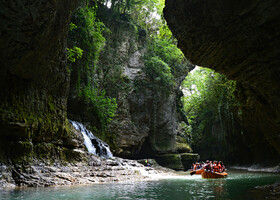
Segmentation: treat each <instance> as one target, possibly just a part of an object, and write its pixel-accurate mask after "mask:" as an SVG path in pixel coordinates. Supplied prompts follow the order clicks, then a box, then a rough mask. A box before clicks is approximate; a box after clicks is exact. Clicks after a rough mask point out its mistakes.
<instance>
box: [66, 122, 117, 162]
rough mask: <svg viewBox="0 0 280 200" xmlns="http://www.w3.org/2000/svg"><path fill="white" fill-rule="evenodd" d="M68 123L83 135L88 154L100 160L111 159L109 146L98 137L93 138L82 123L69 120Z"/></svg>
mask: <svg viewBox="0 0 280 200" xmlns="http://www.w3.org/2000/svg"><path fill="white" fill-rule="evenodd" d="M69 122H70V123H71V124H72V125H73V126H74V127H75V129H76V130H78V131H80V132H81V133H82V134H83V137H84V144H85V145H86V147H87V149H88V151H89V152H90V153H92V154H94V155H97V156H100V157H102V158H111V157H113V154H112V152H111V151H110V148H109V145H108V144H107V143H105V142H103V141H102V140H100V139H99V138H98V137H96V136H94V135H93V134H92V132H91V131H89V130H88V129H87V128H86V127H85V126H84V125H83V124H82V123H80V122H76V121H72V120H69Z"/></svg>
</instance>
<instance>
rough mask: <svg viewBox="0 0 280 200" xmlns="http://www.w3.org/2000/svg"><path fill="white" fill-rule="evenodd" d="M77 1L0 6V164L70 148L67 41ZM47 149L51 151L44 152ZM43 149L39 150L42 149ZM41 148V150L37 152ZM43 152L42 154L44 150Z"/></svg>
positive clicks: (38, 0) (35, 1) (43, 0)
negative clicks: (40, 153) (54, 149)
mask: <svg viewBox="0 0 280 200" xmlns="http://www.w3.org/2000/svg"><path fill="white" fill-rule="evenodd" d="M77 3H78V0H75V1H70V0H63V1H47V0H32V1H30V0H23V1H1V3H0V7H1V9H0V16H1V21H0V22H1V26H0V33H1V38H0V49H1V54H0V59H1V68H0V88H1V94H0V100H1V101H0V102H1V104H0V141H1V145H0V149H1V150H0V152H1V153H0V161H1V162H2V161H3V162H4V161H7V160H10V158H14V159H12V160H10V161H12V162H17V161H18V159H20V158H23V161H26V162H27V160H28V159H27V158H29V159H30V158H31V156H33V152H36V151H37V150H38V151H37V153H35V155H38V154H39V151H40V150H39V149H44V150H51V149H52V148H51V146H52V145H53V146H57V147H58V146H66V145H67V144H66V143H67V137H68V135H69V132H70V131H69V127H68V123H67V119H66V99H67V93H68V85H69V81H70V80H69V72H68V70H67V67H66V46H65V44H66V35H67V32H68V24H69V20H70V19H69V18H70V14H71V12H72V11H73V10H74V8H75V7H76V6H77ZM45 144H48V145H49V147H50V149H48V148H43V146H44V145H45ZM40 145H41V146H40ZM37 147H38V148H37ZM41 147H42V148H41Z"/></svg>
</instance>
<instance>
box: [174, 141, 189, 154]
mask: <svg viewBox="0 0 280 200" xmlns="http://www.w3.org/2000/svg"><path fill="white" fill-rule="evenodd" d="M175 150H176V152H178V153H189V152H192V148H191V147H190V146H189V145H188V144H187V143H178V142H177V143H176V146H175Z"/></svg>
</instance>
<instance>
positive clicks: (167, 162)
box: [156, 154, 184, 170]
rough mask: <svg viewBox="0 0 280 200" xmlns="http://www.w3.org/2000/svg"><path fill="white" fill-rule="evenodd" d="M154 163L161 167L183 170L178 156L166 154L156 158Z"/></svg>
mask: <svg viewBox="0 0 280 200" xmlns="http://www.w3.org/2000/svg"><path fill="white" fill-rule="evenodd" d="M156 161H157V162H158V164H160V165H161V166H163V167H167V168H170V169H174V170H184V166H183V165H182V162H181V155H180V154H166V155H161V156H157V157H156Z"/></svg>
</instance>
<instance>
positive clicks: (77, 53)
mask: <svg viewBox="0 0 280 200" xmlns="http://www.w3.org/2000/svg"><path fill="white" fill-rule="evenodd" d="M82 56H83V50H82V49H81V48H79V47H73V48H72V49H71V48H67V59H68V60H69V61H70V62H75V61H76V59H79V58H81V57H82Z"/></svg>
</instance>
